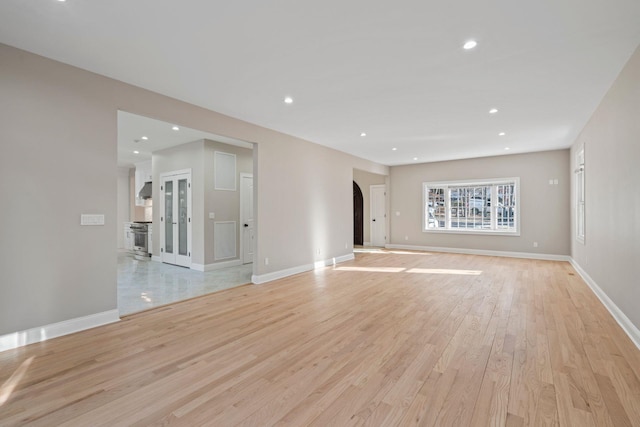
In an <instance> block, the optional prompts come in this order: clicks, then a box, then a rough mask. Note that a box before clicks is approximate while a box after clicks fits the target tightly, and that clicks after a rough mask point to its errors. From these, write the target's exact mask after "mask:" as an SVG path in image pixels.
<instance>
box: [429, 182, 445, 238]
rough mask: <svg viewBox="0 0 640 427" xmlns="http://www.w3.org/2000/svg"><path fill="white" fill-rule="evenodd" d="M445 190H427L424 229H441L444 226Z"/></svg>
mask: <svg viewBox="0 0 640 427" xmlns="http://www.w3.org/2000/svg"><path fill="white" fill-rule="evenodd" d="M444 196H445V190H444V188H428V189H427V205H426V206H425V221H424V223H425V227H426V228H441V227H444V224H445V213H446V212H445V201H444Z"/></svg>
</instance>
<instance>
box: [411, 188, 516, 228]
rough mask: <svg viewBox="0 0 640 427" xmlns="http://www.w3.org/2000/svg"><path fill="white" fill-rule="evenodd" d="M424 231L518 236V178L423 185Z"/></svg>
mask: <svg viewBox="0 0 640 427" xmlns="http://www.w3.org/2000/svg"><path fill="white" fill-rule="evenodd" d="M422 186H423V192H424V212H423V214H424V215H423V218H424V224H423V231H426V232H449V233H451V232H453V233H478V234H485V233H486V234H511V235H519V234H520V226H519V216H520V197H519V186H520V179H519V178H501V179H492V180H474V181H470V182H467V181H465V182H425V183H423V184H422Z"/></svg>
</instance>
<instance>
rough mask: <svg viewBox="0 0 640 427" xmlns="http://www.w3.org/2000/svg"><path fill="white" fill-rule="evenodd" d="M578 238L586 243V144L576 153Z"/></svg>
mask: <svg viewBox="0 0 640 427" xmlns="http://www.w3.org/2000/svg"><path fill="white" fill-rule="evenodd" d="M576 163H577V166H578V167H577V168H576V170H575V174H576V240H577V241H578V242H580V243H583V244H584V234H585V222H584V195H585V194H584V146H583V147H582V148H581V149H580V151H578V152H577V153H576Z"/></svg>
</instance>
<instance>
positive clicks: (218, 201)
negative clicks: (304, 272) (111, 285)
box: [203, 140, 253, 264]
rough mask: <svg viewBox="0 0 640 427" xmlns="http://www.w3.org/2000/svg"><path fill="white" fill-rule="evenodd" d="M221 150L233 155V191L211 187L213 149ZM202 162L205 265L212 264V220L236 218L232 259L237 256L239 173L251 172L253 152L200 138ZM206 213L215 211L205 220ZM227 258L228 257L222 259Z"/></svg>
mask: <svg viewBox="0 0 640 427" xmlns="http://www.w3.org/2000/svg"><path fill="white" fill-rule="evenodd" d="M216 151H222V152H224V153H230V154H235V155H236V191H227V190H216V189H215V168H214V164H215V160H214V159H215V152H216ZM203 155H204V164H205V171H204V173H205V175H204V184H205V194H204V196H205V202H204V212H203V215H204V233H205V240H204V254H205V264H214V263H216V262H221V261H216V259H215V251H214V238H215V236H214V232H213V230H214V222H216V221H236V224H237V227H236V258H239V257H240V227H241V224H240V174H241V173H248V174H251V173H253V152H252V151H251V150H250V149H247V148H242V147H236V146H233V145H229V144H223V143H221V142H216V141H210V140H205V141H204V154H203ZM209 212H213V213H215V219H209ZM223 261H229V260H223Z"/></svg>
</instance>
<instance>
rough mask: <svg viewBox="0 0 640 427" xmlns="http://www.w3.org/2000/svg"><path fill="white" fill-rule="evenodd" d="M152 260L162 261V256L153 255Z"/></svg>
mask: <svg viewBox="0 0 640 427" xmlns="http://www.w3.org/2000/svg"><path fill="white" fill-rule="evenodd" d="M151 261H155V262H162V258H161V257H159V256H158V255H151Z"/></svg>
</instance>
